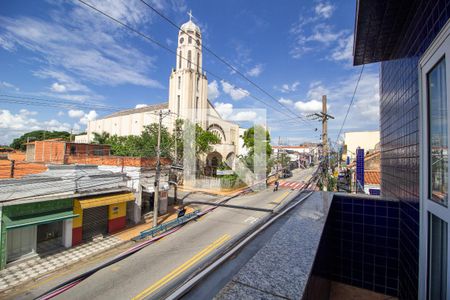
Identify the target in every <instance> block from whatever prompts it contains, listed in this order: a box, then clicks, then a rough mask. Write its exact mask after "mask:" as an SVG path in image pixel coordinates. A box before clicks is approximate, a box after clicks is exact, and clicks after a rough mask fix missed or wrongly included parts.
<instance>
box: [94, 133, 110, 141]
mask: <svg viewBox="0 0 450 300" xmlns="http://www.w3.org/2000/svg"><path fill="white" fill-rule="evenodd" d="M110 137H111V135H110V134H109V133H107V132H104V131H103V132H102V133H97V132H94V140H93V141H92V142H93V143H94V144H107V141H108V139H109V138H110Z"/></svg>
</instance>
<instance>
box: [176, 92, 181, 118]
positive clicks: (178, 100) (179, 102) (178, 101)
mask: <svg viewBox="0 0 450 300" xmlns="http://www.w3.org/2000/svg"><path fill="white" fill-rule="evenodd" d="M180 105H181V101H180V95H178V99H177V115H178V116H180Z"/></svg>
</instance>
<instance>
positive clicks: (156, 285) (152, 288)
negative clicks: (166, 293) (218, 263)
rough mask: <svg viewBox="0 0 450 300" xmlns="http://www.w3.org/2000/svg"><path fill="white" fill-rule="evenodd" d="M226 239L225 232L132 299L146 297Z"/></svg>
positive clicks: (228, 236)
mask: <svg viewBox="0 0 450 300" xmlns="http://www.w3.org/2000/svg"><path fill="white" fill-rule="evenodd" d="M228 239H230V235H228V234H225V235H223V236H222V237H221V238H219V239H217V240H216V241H215V242H213V243H212V244H210V245H209V246H207V247H206V248H204V249H203V250H202V251H200V252H199V253H197V254H196V255H194V256H193V257H191V258H190V259H189V260H188V261H186V262H185V263H183V264H182V265H180V266H179V267H177V268H176V269H174V270H172V272H170V273H169V274H167V275H166V276H164V277H163V278H161V279H160V280H158V281H157V282H155V283H154V284H152V285H151V286H149V287H148V288H146V289H145V290H143V291H142V292H140V293H139V294H138V295H136V296H135V297H134V298H133V300H138V299H143V298H145V297H147V296H148V295H150V294H152V293H154V292H155V291H156V290H158V289H159V288H160V287H162V286H163V285H165V284H166V283H168V282H169V281H171V280H172V279H174V278H176V277H177V276H178V275H180V274H181V273H183V272H184V271H186V270H187V269H188V268H190V267H191V266H193V265H194V264H195V263H197V262H198V261H199V260H201V259H202V258H203V257H205V256H206V255H208V254H209V253H211V252H212V251H213V250H215V249H216V248H218V247H220V245H222V244H223V243H225V242H226V241H227V240H228Z"/></svg>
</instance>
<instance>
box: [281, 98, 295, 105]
mask: <svg viewBox="0 0 450 300" xmlns="http://www.w3.org/2000/svg"><path fill="white" fill-rule="evenodd" d="M278 102H280V103H282V104H285V105H292V104H293V103H294V101H292V100H291V99H285V98H280V100H278Z"/></svg>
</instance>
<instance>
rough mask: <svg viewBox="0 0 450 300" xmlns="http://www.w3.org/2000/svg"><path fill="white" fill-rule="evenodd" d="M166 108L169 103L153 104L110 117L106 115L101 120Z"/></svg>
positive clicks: (120, 112) (123, 111)
mask: <svg viewBox="0 0 450 300" xmlns="http://www.w3.org/2000/svg"><path fill="white" fill-rule="evenodd" d="M168 107H169V103H167V102H166V103H159V104H153V105H148V106H145V107H141V108H132V109H127V110H122V111H119V112H116V113H113V114H111V115H108V116H106V117H104V118H103V119H108V118H114V117H120V116H127V115H132V114H137V113H143V112H149V111H154V110H159V109H166V108H168Z"/></svg>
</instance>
